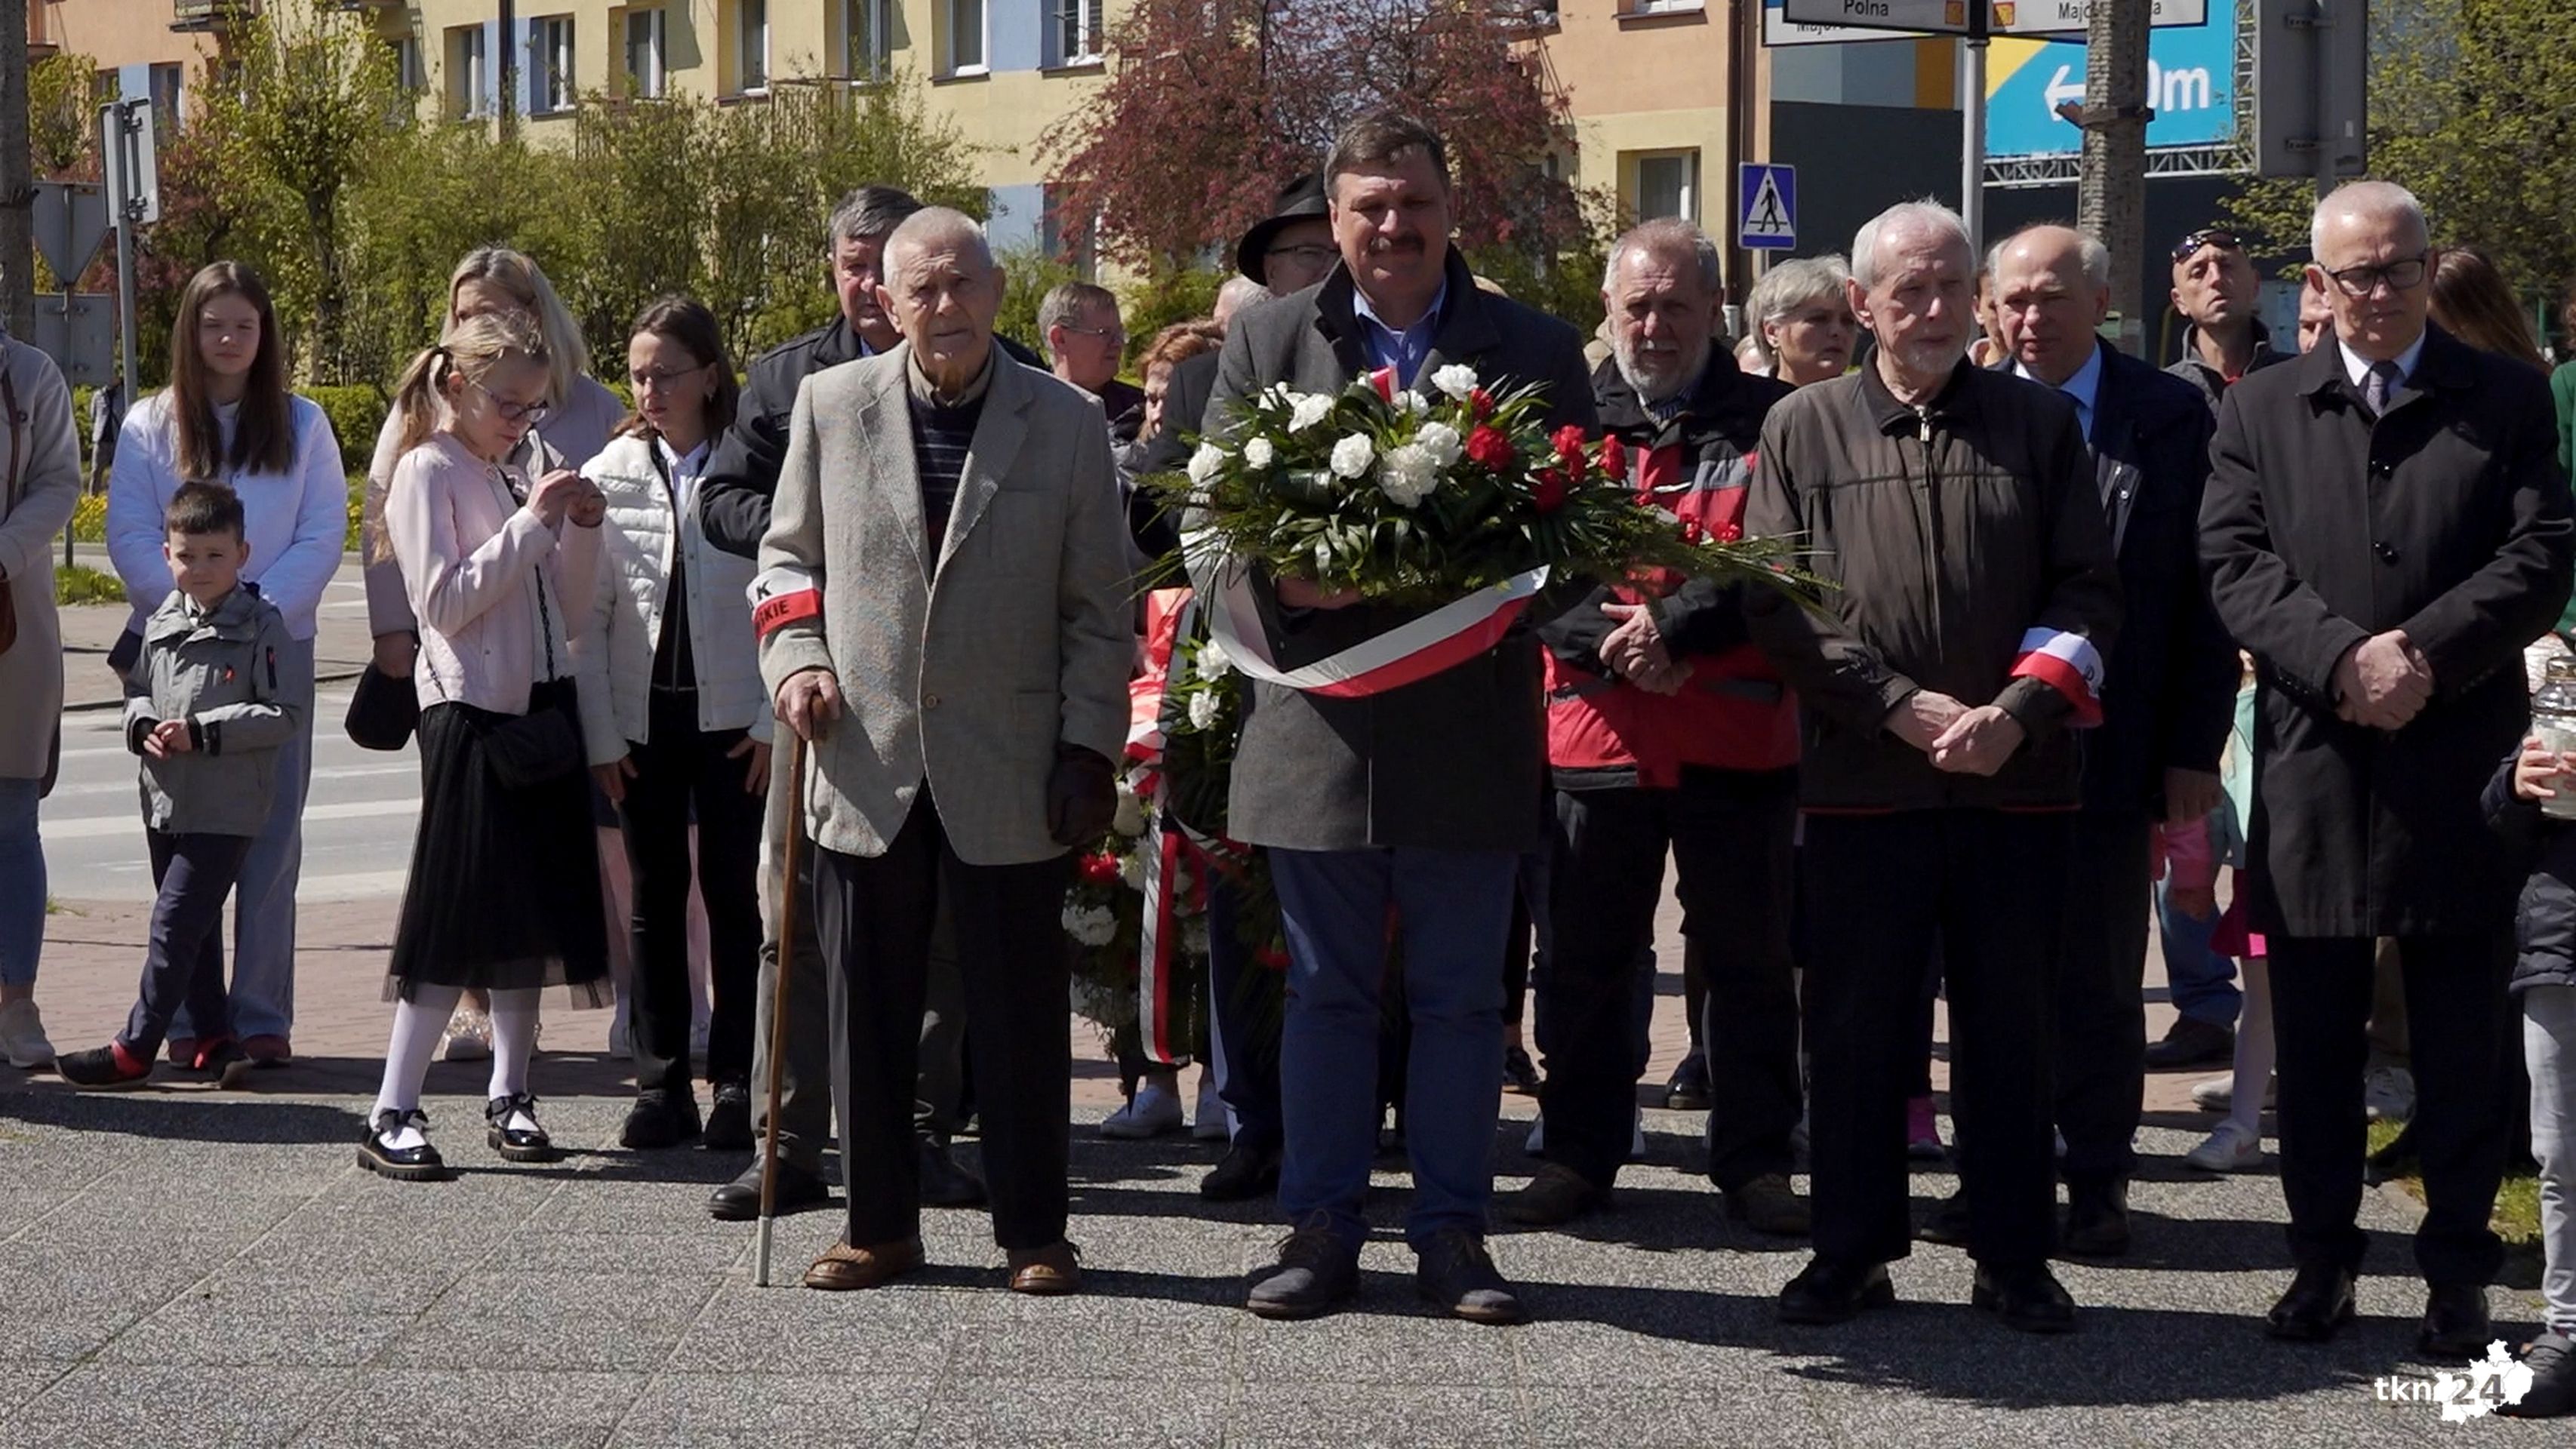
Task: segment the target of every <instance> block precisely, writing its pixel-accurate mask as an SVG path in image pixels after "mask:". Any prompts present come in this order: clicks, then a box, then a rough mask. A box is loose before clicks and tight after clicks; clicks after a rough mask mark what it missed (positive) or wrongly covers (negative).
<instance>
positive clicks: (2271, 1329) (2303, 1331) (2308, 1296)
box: [2263, 1263, 2353, 1343]
mask: <svg viewBox="0 0 2576 1449" xmlns="http://www.w3.org/2000/svg"><path fill="white" fill-rule="evenodd" d="M2352 1320H2353V1306H2352V1274H2350V1273H2348V1272H2346V1271H2344V1270H2343V1269H2341V1268H2338V1267H2336V1266H2334V1265H2333V1264H2331V1263H2311V1264H2309V1265H2308V1266H2306V1267H2304V1268H2301V1269H2300V1270H2299V1272H2298V1276H2296V1277H2294V1278H2292V1279H2291V1280H2290V1289H2289V1291H2288V1292H2286V1293H2284V1294H2282V1295H2281V1301H2280V1302H2278V1303H2275V1304H2273V1305H2272V1311H2271V1312H2270V1313H2268V1314H2266V1315H2265V1316H2264V1319H2263V1331H2264V1332H2265V1333H2268V1334H2270V1335H2271V1336H2272V1337H2274V1338H2279V1339H2286V1340H2288V1341H2290V1342H2292V1343H2323V1342H2325V1341H2326V1340H2327V1339H2330V1338H2332V1337H2334V1336H2335V1334H2336V1333H2338V1332H2340V1331H2341V1330H2342V1328H2343V1326H2344V1325H2345V1324H2347V1323H2350V1322H2352Z"/></svg>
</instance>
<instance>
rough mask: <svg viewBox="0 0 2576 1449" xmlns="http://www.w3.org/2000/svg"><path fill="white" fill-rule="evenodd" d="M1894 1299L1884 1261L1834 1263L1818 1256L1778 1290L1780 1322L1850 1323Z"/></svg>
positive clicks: (1894, 1287) (1893, 1302)
mask: <svg viewBox="0 0 2576 1449" xmlns="http://www.w3.org/2000/svg"><path fill="white" fill-rule="evenodd" d="M1895 1302H1896V1285H1895V1284H1893V1283H1891V1282H1889V1281H1888V1278H1887V1265H1886V1264H1885V1263H1837V1262H1835V1261H1833V1260H1832V1259H1830V1258H1821V1257H1820V1258H1817V1259H1816V1260H1815V1261H1814V1262H1811V1263H1809V1264H1808V1265H1807V1266H1806V1267H1805V1268H1803V1269H1801V1270H1799V1273H1798V1276H1797V1277H1795V1278H1792V1279H1790V1280H1789V1283H1788V1286H1787V1287H1785V1288H1782V1289H1781V1290H1780V1321H1781V1322H1782V1323H1809V1324H1829V1323H1849V1322H1850V1321H1851V1320H1853V1319H1855V1318H1858V1317H1859V1316H1860V1315H1861V1313H1862V1311H1863V1310H1865V1309H1870V1308H1887V1307H1890V1306H1892V1305H1894V1304H1895Z"/></svg>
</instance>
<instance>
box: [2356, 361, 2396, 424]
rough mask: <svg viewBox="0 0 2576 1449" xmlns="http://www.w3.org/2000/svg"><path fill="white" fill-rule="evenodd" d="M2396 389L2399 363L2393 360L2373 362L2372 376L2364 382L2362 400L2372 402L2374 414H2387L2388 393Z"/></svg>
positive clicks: (2371, 406) (2371, 366) (2371, 407)
mask: <svg viewBox="0 0 2576 1449" xmlns="http://www.w3.org/2000/svg"><path fill="white" fill-rule="evenodd" d="M2396 390H2397V364H2396V363H2393V362H2374V363H2372V364H2371V365H2370V376H2369V378H2368V379H2366V380H2365V381H2364V382H2363V383H2362V394H2361V395H2362V401H2364V402H2367V403H2369V404H2370V410H2371V412H2372V413H2373V414H2385V413H2386V412H2387V411H2388V395H2389V394H2390V393H2392V392H2395V391H2396Z"/></svg>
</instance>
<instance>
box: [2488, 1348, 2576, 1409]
mask: <svg viewBox="0 0 2576 1449" xmlns="http://www.w3.org/2000/svg"><path fill="white" fill-rule="evenodd" d="M2522 1366H2523V1367H2524V1368H2527V1369H2529V1370H2531V1387H2530V1388H2529V1389H2526V1390H2525V1391H2524V1392H2523V1395H2522V1397H2521V1398H2520V1399H2519V1400H2517V1401H2516V1402H2514V1403H2510V1404H2505V1405H2502V1406H2500V1407H2499V1408H2497V1410H2496V1412H2497V1413H2499V1414H2502V1415H2504V1416H2505V1417H2506V1418H2508V1419H2556V1418H2562V1417H2564V1416H2566V1415H2568V1414H2571V1413H2576V1344H2571V1343H2570V1342H2569V1341H2568V1337H2567V1335H2566V1334H2564V1333H2544V1334H2542V1335H2540V1336H2539V1337H2538V1338H2535V1339H2533V1340H2532V1341H2531V1346H2530V1347H2528V1348H2526V1349H2524V1350H2523V1351H2522Z"/></svg>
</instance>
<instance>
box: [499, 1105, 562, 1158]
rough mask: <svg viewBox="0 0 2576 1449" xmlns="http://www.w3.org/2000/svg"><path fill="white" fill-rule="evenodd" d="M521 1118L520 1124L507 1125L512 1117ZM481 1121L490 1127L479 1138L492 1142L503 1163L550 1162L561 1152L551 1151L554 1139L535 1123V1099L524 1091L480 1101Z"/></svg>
mask: <svg viewBox="0 0 2576 1449" xmlns="http://www.w3.org/2000/svg"><path fill="white" fill-rule="evenodd" d="M514 1116H516V1117H523V1118H525V1119H526V1121H527V1124H528V1125H526V1126H524V1127H513V1126H511V1125H510V1119H511V1118H512V1117H514ZM483 1120H484V1121H485V1122H487V1123H489V1124H490V1130H488V1131H486V1132H485V1133H484V1134H483V1140H484V1141H486V1142H489V1143H491V1144H492V1150H493V1151H495V1152H497V1153H500V1154H501V1157H502V1160H504V1161H507V1162H552V1161H554V1160H555V1159H556V1158H557V1157H558V1156H560V1155H561V1154H559V1153H557V1152H556V1151H555V1140H554V1139H553V1138H551V1137H549V1136H547V1135H546V1129H545V1128H543V1127H540V1126H538V1125H537V1099H536V1098H534V1097H532V1096H530V1095H528V1094H527V1093H525V1092H521V1093H519V1094H518V1095H517V1096H515V1097H494V1098H493V1099H492V1100H491V1101H489V1102H486V1103H484V1104H483Z"/></svg>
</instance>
